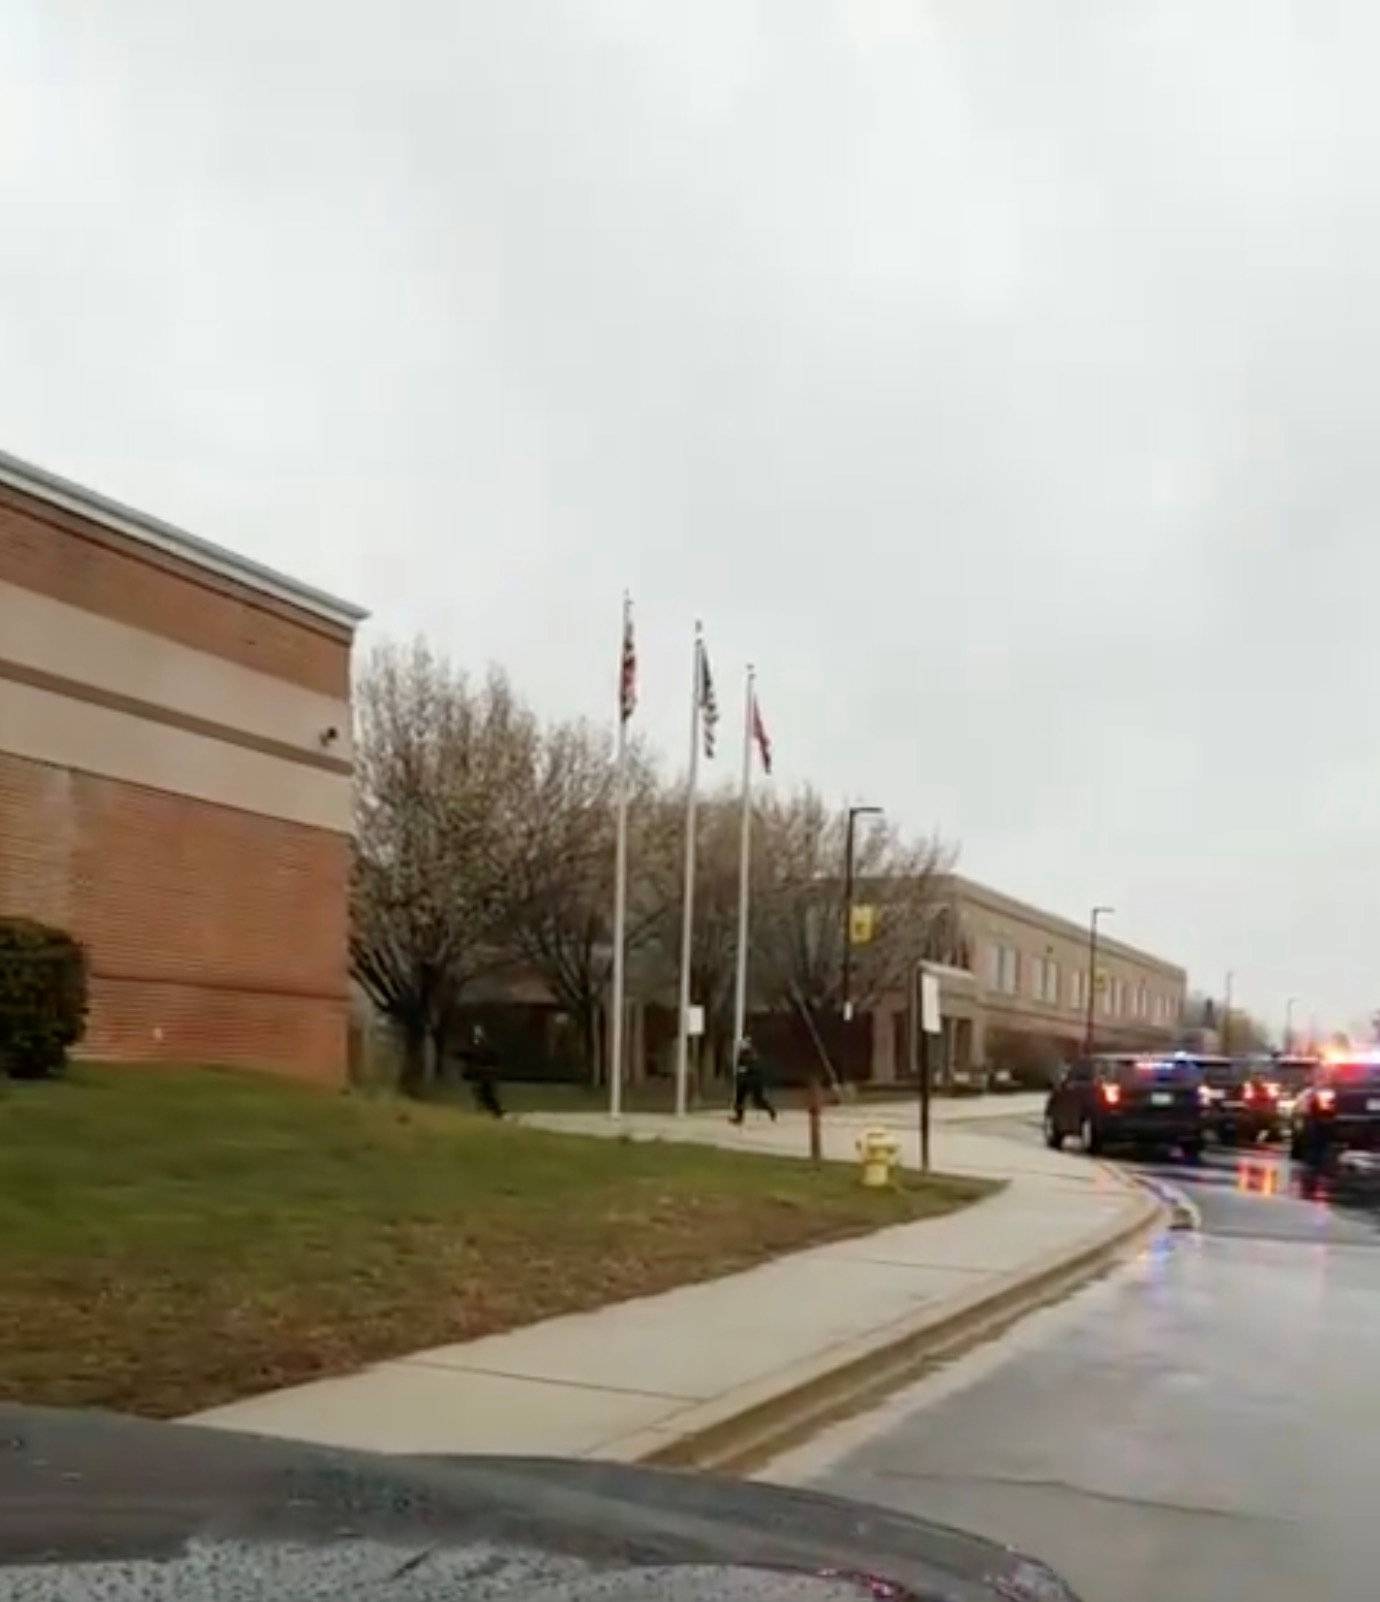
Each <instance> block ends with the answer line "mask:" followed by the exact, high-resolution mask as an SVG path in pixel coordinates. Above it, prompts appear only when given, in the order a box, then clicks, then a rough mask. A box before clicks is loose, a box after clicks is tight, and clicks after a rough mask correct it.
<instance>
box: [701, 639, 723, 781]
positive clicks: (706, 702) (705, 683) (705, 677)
mask: <svg viewBox="0 0 1380 1602" xmlns="http://www.w3.org/2000/svg"><path fill="white" fill-rule="evenodd" d="M699 694H700V718H701V721H702V723H703V726H704V754H705V756H707V757H709V758H710V759H711V760H712V758H713V756H714V731H715V729H716V727H717V726H718V722H719V701H718V697H717V696H716V695H715V694H714V676H713V674H712V673H710V671H709V652H708V651H706V650H705V648H704V641H703V640H701V641H700V691H699Z"/></svg>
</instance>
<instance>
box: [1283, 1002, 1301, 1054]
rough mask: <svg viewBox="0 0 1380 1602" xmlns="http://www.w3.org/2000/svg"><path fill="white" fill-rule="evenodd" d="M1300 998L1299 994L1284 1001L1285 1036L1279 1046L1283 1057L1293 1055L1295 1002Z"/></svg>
mask: <svg viewBox="0 0 1380 1602" xmlns="http://www.w3.org/2000/svg"><path fill="white" fill-rule="evenodd" d="M1298 999H1299V998H1298V997H1297V996H1290V997H1289V999H1288V1001H1286V1002H1285V1003H1284V1036H1283V1038H1282V1039H1281V1041H1280V1046H1279V1050H1280V1055H1281V1056H1282V1057H1288V1056H1291V1055H1292V1053H1293V1050H1294V1003H1295V1002H1296V1001H1297V1000H1298Z"/></svg>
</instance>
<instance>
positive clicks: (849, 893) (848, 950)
mask: <svg viewBox="0 0 1380 1602" xmlns="http://www.w3.org/2000/svg"><path fill="white" fill-rule="evenodd" d="M857 816H858V809H857V808H856V807H849V809H848V828H847V831H846V833H845V837H844V839H845V843H844V848H843V989H842V992H841V994H840V1010H841V1011H842V1013H843V1021H844V1023H847V1022H848V1021H849V1019H850V1018H852V1016H853V1002H852V1000H851V998H850V995H849V991H850V988H851V986H852V981H853V825H854V823H855V821H856V820H857ZM845 1072H846V1070H845Z"/></svg>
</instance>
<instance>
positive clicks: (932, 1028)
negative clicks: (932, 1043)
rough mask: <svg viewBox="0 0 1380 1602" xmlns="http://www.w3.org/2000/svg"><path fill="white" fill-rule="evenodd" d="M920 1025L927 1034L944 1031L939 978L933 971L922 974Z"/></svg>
mask: <svg viewBox="0 0 1380 1602" xmlns="http://www.w3.org/2000/svg"><path fill="white" fill-rule="evenodd" d="M920 1027H921V1028H922V1029H923V1030H924V1031H925V1033H926V1034H927V1035H938V1034H942V1033H943V1032H944V1025H943V1023H942V1021H941V1020H940V1017H939V980H938V979H936V978H935V976H934V975H933V974H932V973H922V974H921V975H920Z"/></svg>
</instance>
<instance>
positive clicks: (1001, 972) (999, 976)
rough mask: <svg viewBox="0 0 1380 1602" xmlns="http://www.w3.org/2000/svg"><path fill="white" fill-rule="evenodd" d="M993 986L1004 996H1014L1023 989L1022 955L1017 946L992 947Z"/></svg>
mask: <svg viewBox="0 0 1380 1602" xmlns="http://www.w3.org/2000/svg"><path fill="white" fill-rule="evenodd" d="M992 984H993V986H994V988H995V989H997V990H999V991H1000V992H1001V993H1002V995H1004V996H1014V995H1016V994H1018V993H1019V991H1020V987H1021V955H1020V952H1018V951H1017V950H1016V948H1015V946H1005V945H995V946H993V947H992Z"/></svg>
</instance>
